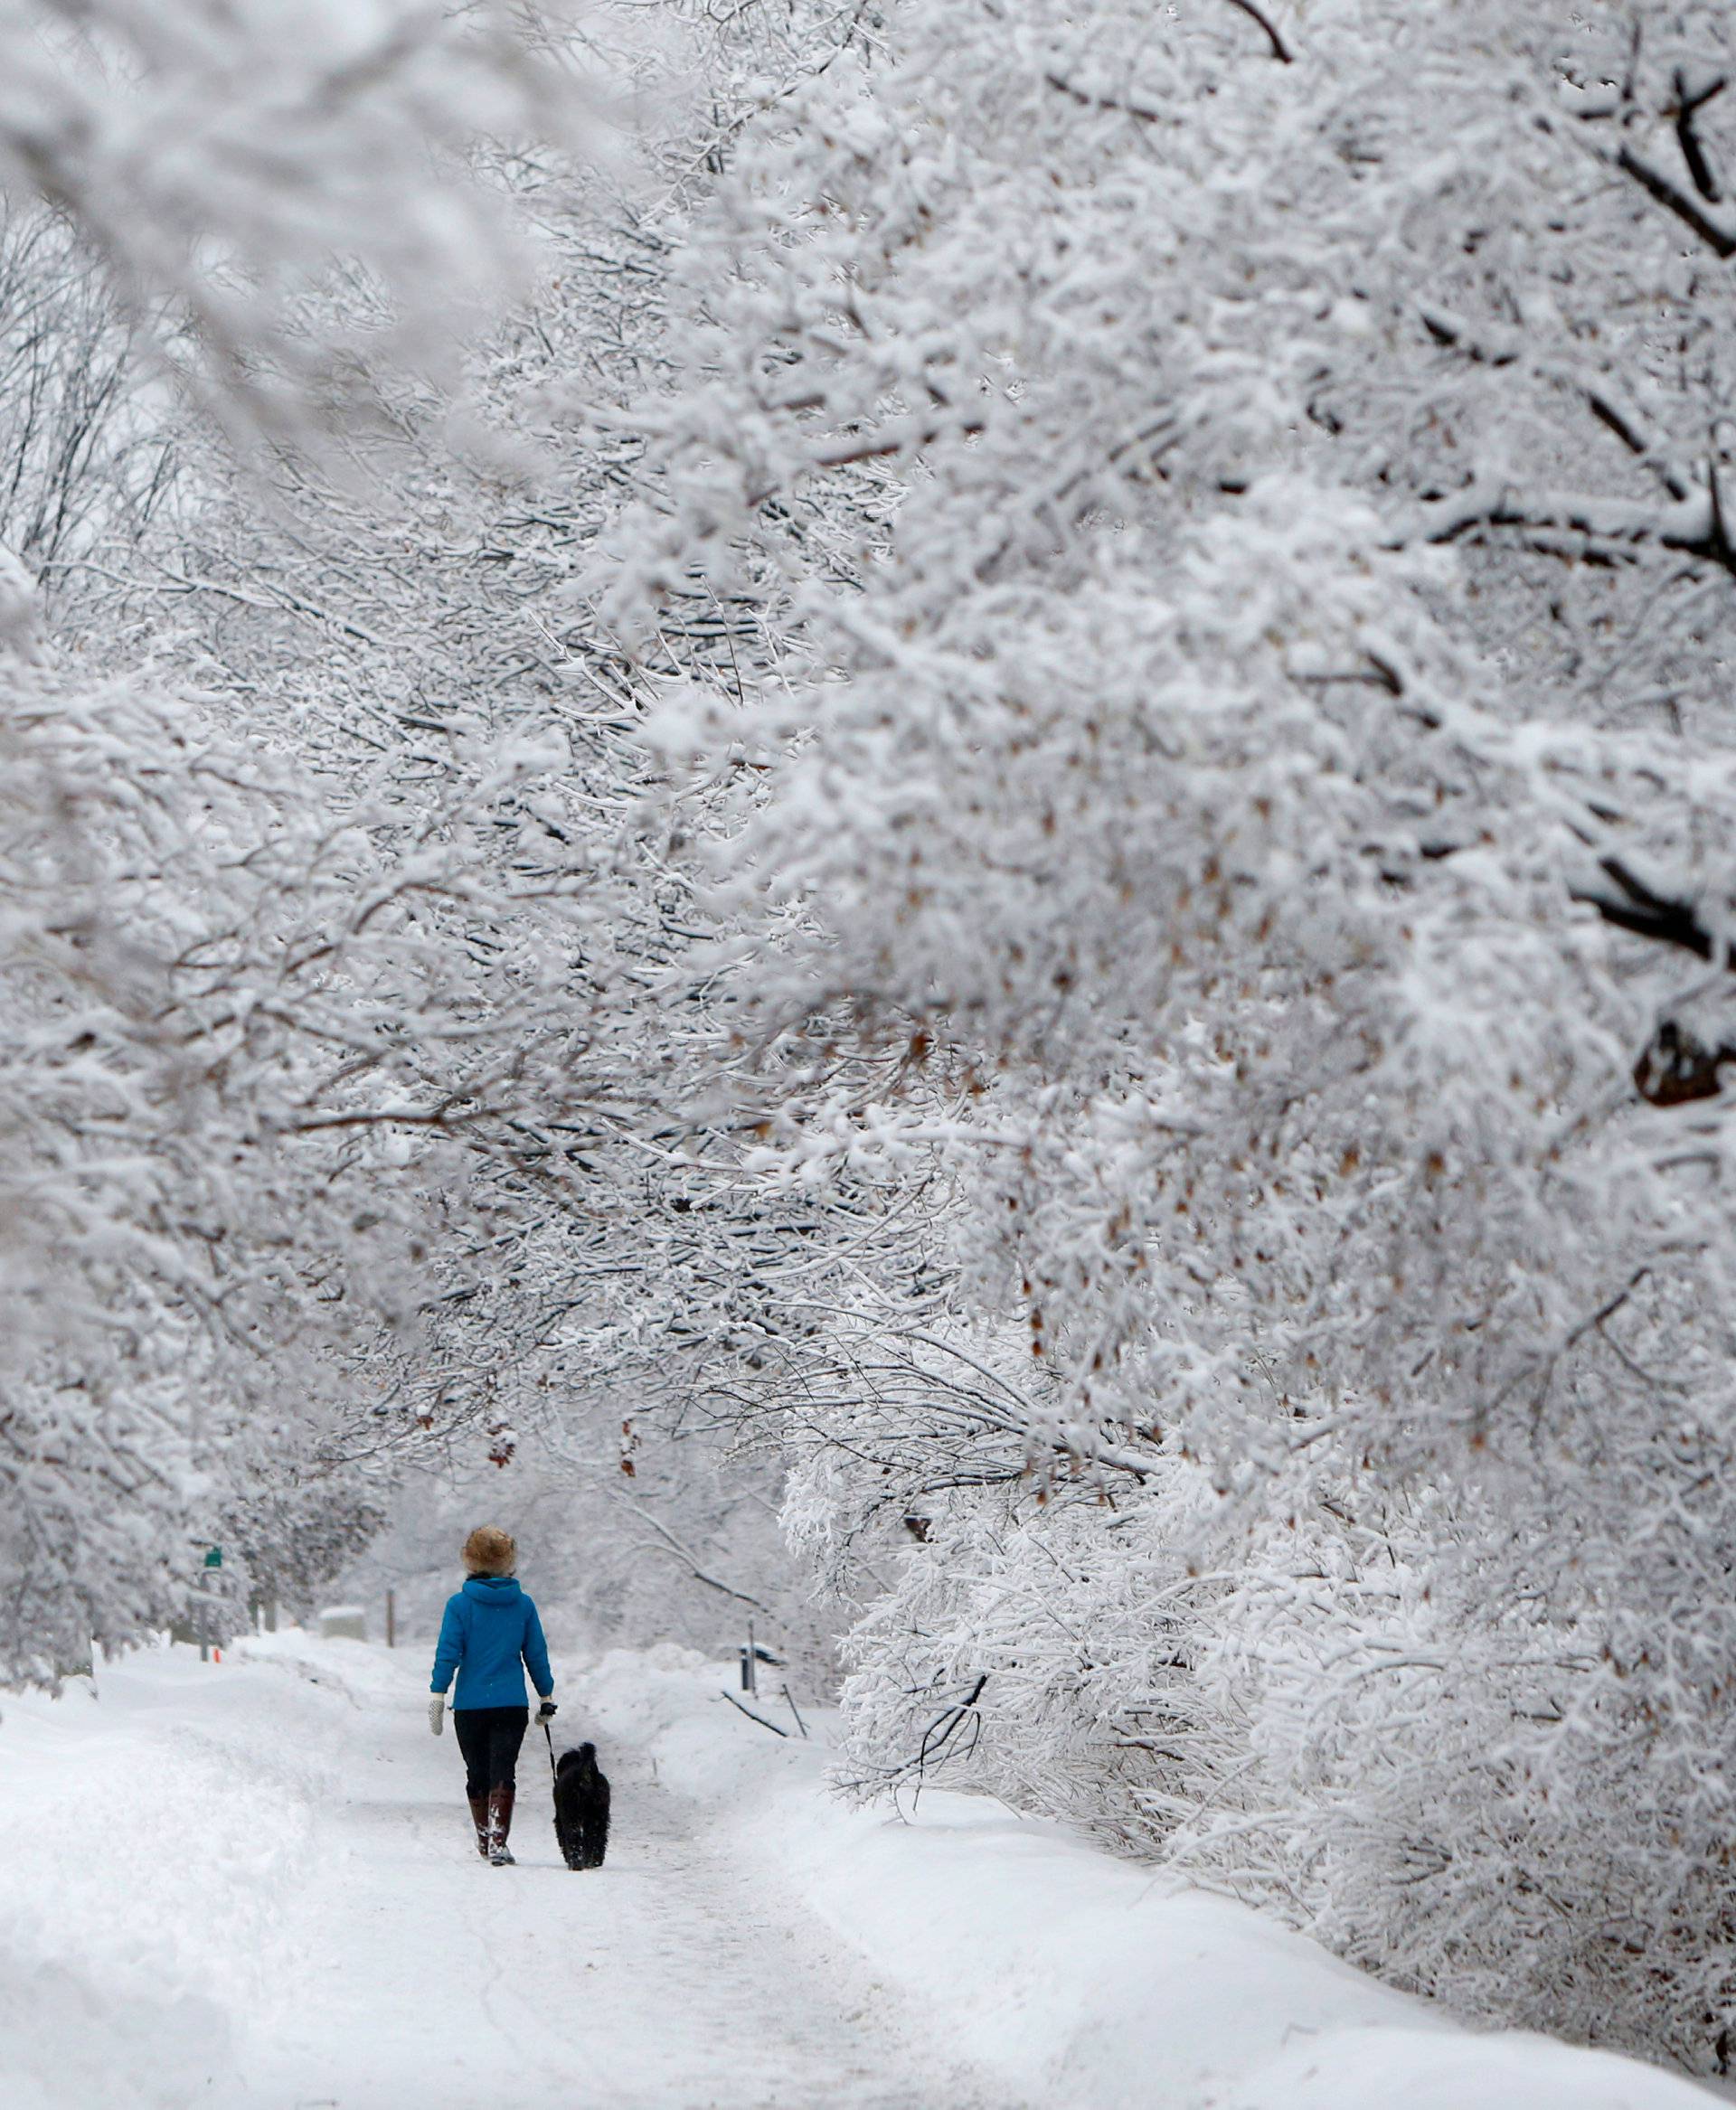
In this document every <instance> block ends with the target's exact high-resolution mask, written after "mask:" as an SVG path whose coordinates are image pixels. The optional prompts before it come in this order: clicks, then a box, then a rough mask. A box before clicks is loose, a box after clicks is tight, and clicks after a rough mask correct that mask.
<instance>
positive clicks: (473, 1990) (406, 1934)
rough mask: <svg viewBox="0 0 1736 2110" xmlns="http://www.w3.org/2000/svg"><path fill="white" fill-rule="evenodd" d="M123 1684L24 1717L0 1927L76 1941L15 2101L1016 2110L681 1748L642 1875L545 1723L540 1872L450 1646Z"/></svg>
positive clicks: (0, 1958) (526, 1807)
mask: <svg viewBox="0 0 1736 2110" xmlns="http://www.w3.org/2000/svg"><path fill="white" fill-rule="evenodd" d="M100 1683H101V1697H100V1700H99V1701H98V1702H96V1703H95V1704H94V1705H93V1704H92V1703H91V1702H90V1700H89V1699H88V1698H87V1697H85V1696H84V1695H82V1694H72V1695H69V1697H68V1698H67V1699H64V1700H60V1701H58V1702H52V1703H51V1702H46V1701H31V1702H14V1708H15V1709H16V1710H17V1711H18V1712H19V1713H21V1714H24V1715H25V1716H26V1717H30V1716H32V1715H34V1716H35V1717H36V1718H37V1719H36V1720H34V1721H31V1720H28V1719H27V1720H26V1723H25V1727H26V1728H37V1727H40V1728H41V1729H43V1730H45V1731H46V1732H47V1734H48V1744H47V1747H46V1749H43V1748H42V1747H41V1745H40V1741H39V1744H38V1746H36V1747H28V1746H27V1747H26V1749H25V1750H24V1778H23V1779H22V1781H21V1780H20V1778H19V1777H18V1773H17V1769H16V1768H15V1767H14V1776H13V1778H12V1779H11V1781H10V1782H8V1783H7V1785H8V1786H9V1787H10V1788H12V1789H14V1790H17V1791H19V1792H22V1794H24V1798H25V1800H26V1802H27V1804H28V1807H29V1810H30V1813H31V1818H30V1831H29V1839H28V1843H27V1846H26V1863H25V1867H24V1870H23V1871H22V1872H21V1870H20V1868H19V1866H18V1864H16V1863H14V1864H13V1869H12V1874H11V1876H10V1877H9V1878H7V1877H0V1885H4V1886H5V1888H4V1889H3V1890H0V1928H5V1930H6V1931H8V1932H13V1929H14V1926H15V1924H16V1922H15V1919H14V1921H13V1923H12V1925H11V1926H9V1925H8V1923H7V1920H6V1918H5V1916H4V1914H5V1907H17V1906H19V1905H20V1904H21V1902H22V1899H21V1897H20V1893H21V1892H22V1891H24V1890H25V1889H37V1887H38V1886H41V1889H38V1897H39V1898H40V1899H41V1901H42V1903H44V1904H46V1905H47V1907H48V1908H49V1909H48V1912H47V1913H46V1914H45V1915H44V1917H43V1918H42V1921H41V1922H40V1924H37V1925H35V1926H34V1928H33V1931H34V1933H35V1935H36V1936H37V1941H38V1945H39V1947H40V1946H41V1945H47V1946H48V1947H49V1948H50V1950H51V1952H52V1950H53V1949H54V1948H55V1947H56V1945H57V1937H59V1938H58V1946H59V1948H60V1950H61V1954H60V1955H58V1956H51V1959H50V1960H49V1961H48V1963H47V1965H46V1967H45V1968H44V1967H43V1966H41V1965H39V1966H38V1967H37V1969H36V1972H35V1973H34V1975H35V1979H36V1983H35V1985H34V1987H33V1989H32V1988H29V1987H28V1986H27V1989H26V1990H25V1991H24V1992H17V1991H16V1987H17V1984H18V1979H19V1972H18V1970H17V1968H16V1967H15V1958H14V1959H12V1960H11V1961H14V1970H13V1972H12V1973H11V1976H12V1978H13V1981H14V2003H13V2005H12V2006H11V2007H10V2008H8V2009H5V2010H0V2052H4V2051H6V2050H10V2051H12V2052H13V2053H14V2054H17V2053H18V2052H19V2051H20V2050H21V2049H24V2047H25V2045H26V2040H27V2036H28V2033H29V2032H30V2031H31V2030H33V2029H35V2030H40V2031H42V2043H41V2045H40V2047H39V2050H40V2054H41V2055H40V2057H39V2058H36V2059H34V2060H33V2061H30V2062H29V2076H28V2077H27V2078H22V2079H21V2078H19V2077H16V2076H14V2074H13V2073H11V2072H8V2071H7V2069H6V2063H5V2058H4V2057H0V2076H4V2078H5V2082H6V2083H7V2084H9V2086H7V2087H6V2089H5V2099H6V2100H7V2102H8V2105H9V2110H23V2106H24V2105H31V2106H32V2110H34V2106H35V2105H44V2106H46V2105H53V2110H63V2106H64V2110H116V2106H117V2105H121V2104H127V2105H131V2104H133V2103H134V2102H135V2101H137V2102H140V2103H144V2104H149V2105H152V2106H153V2110H159V2106H160V2110H183V2105H194V2104H199V2105H214V2106H216V2110H487V2106H489V2105H510V2106H511V2110H557V2106H558V2110H786V2106H788V2110H808V2106H819V2105H837V2106H838V2110H913V2106H914V2105H919V2104H921V2105H947V2106H948V2110H957V2106H977V2105H982V2106H984V2110H986V2106H987V2105H991V2104H992V2105H994V2106H995V2110H1005V2105H1008V2104H1009V2103H1011V2102H1013V2101H1014V2099H1015V2098H1014V2096H1010V2095H1009V2094H1008V2092H1007V2090H1006V2089H1005V2086H999V2085H997V2086H995V2087H994V2088H993V2089H992V2090H986V2089H985V2088H984V2087H983V2086H981V2084H980V2083H979V2082H978V2080H977V2077H974V2076H973V2075H971V2074H969V2073H967V2072H964V2071H961V2070H959V2068H958V2065H957V2062H956V2061H954V2060H952V2059H951V2058H948V2055H947V2053H946V2051H945V2049H944V2047H943V2044H942V2043H941V2041H940V2039H941V2036H942V2034H943V2030H942V2028H941V2025H940V2018H939V2011H938V2010H934V2011H929V2012H924V2013H922V2014H920V2015H917V2014H913V2013H912V2011H911V2009H910V2002H909V2001H908V1999H906V1998H904V1997H901V1996H899V1995H896V1994H892V1993H889V1992H887V1990H886V1988H885V1987H884V1986H883V1985H881V1984H879V1983H876V1982H875V1981H874V1979H873V1974H872V1973H871V1972H870V1971H869V1969H868V1968H867V1967H866V1966H865V1965H864V1964H863V1963H862V1962H861V1961H860V1960H859V1959H857V1958H855V1957H854V1956H853V1955H850V1954H848V1953H847V1952H845V1951H844V1950H843V1949H841V1948H840V1946H839V1945H837V1943H836V1942H835V1940H834V1938H833V1937H832V1936H829V1935H827V1934H826V1932H825V1931H824V1930H823V1929H822V1928H821V1926H819V1924H818V1923H817V1922H816V1921H815V1920H813V1919H811V1918H810V1917H808V1916H807V1914H806V1913H804V1912H803V1911H802V1909H801V1907H799V1906H797V1905H791V1904H788V1903H786V1904H784V1905H782V1906H781V1907H780V1905H779V1902H778V1892H777V1889H776V1887H775V1886H768V1885H767V1884H766V1883H765V1882H764V1880H763V1879H762V1875H761V1872H760V1871H759V1870H756V1867H755V1865H754V1862H753V1860H752V1858H751V1857H750V1856H747V1855H741V1854H737V1853H734V1852H725V1851H720V1850H719V1848H718V1847H717V1846H716V1845H714V1844H712V1843H711V1842H708V1841H707V1839H706V1838H705V1837H704V1836H703V1834H702V1832H701V1831H700V1829H699V1827H700V1826H701V1825H702V1824H703V1813H702V1812H701V1811H700V1810H699V1809H698V1807H697V1805H695V1804H693V1803H692V1802H689V1801H687V1800H686V1799H684V1798H683V1797H680V1796H678V1795H675V1794H670V1793H668V1792H666V1791H665V1789H663V1788H662V1787H660V1786H659V1785H658V1784H657V1782H656V1779H655V1778H654V1777H653V1776H654V1773H655V1760H651V1759H647V1758H646V1757H641V1756H639V1755H637V1754H636V1753H634V1752H632V1751H630V1750H622V1751H615V1750H612V1749H609V1750H608V1751H607V1754H606V1757H607V1763H608V1765H609V1772H610V1776H611V1779H612V1782H613V1785H614V1795H615V1805H614V1807H615V1824H614V1836H613V1841H612V1843H611V1848H610V1853H609V1861H608V1865H607V1866H606V1867H605V1868H604V1869H602V1870H599V1871H597V1872H594V1873H589V1872H588V1873H575V1872H573V1871H571V1870H568V1869H567V1868H566V1867H565V1866H564V1865H563V1864H562V1863H561V1860H560V1856H559V1854H558V1851H557V1850H556V1847H555V1842H554V1833H553V1827H552V1818H551V1805H550V1794H549V1786H548V1760H547V1754H546V1747H545V1745H544V1743H543V1741H542V1737H541V1735H540V1734H537V1735H536V1736H535V1738H534V1740H533V1739H532V1738H528V1737H527V1738H526V1740H525V1746H524V1755H523V1757H522V1758H521V1761H520V1766H519V1800H518V1807H517V1813H516V1815H515V1818H514V1829H513V1840H512V1844H513V1848H514V1852H515V1854H516V1855H517V1857H518V1859H517V1866H515V1867H514V1868H510V1869H494V1868H490V1867H489V1866H488V1864H487V1863H486V1861H484V1860H481V1859H480V1857H479V1856H478V1855H477V1854H476V1850H475V1845H474V1835H473V1833H472V1832H471V1830H470V1824H469V1818H468V1814H467V1811H466V1808H465V1803H464V1794H463V1772H462V1766H461V1763H460V1760H459V1756H458V1750H457V1747H456V1744H455V1740H454V1738H452V1736H451V1734H450V1731H449V1727H448V1733H447V1734H446V1735H444V1736H442V1737H440V1738H438V1739H436V1738H432V1737H430V1736H429V1731H428V1726H427V1716H426V1711H425V1709H426V1698H427V1693H426V1684H427V1680H426V1672H425V1667H424V1666H423V1665H422V1664H421V1663H420V1652H419V1653H418V1655H417V1656H416V1657H415V1658H413V1659H412V1657H411V1655H410V1652H408V1651H406V1652H402V1653H401V1654H399V1655H398V1656H396V1657H388V1656H387V1655H386V1654H385V1653H384V1652H383V1651H381V1650H378V1649H373V1648H368V1647H364V1646H360V1645H357V1644H316V1643H311V1642H307V1641H305V1640H304V1639H303V1637H301V1636H286V1637H283V1638H282V1640H281V1641H280V1642H278V1643H277V1644H262V1645H261V1646H259V1647H258V1648H253V1647H251V1646H250V1648H249V1650H248V1651H247V1653H246V1654H245V1655H244V1656H243V1658H242V1660H241V1661H239V1662H236V1663H227V1664H224V1665H223V1666H222V1667H221V1668H220V1667H218V1666H216V1665H209V1666H201V1665H199V1664H198V1663H196V1662H194V1661H193V1659H192V1652H191V1651H186V1650H175V1651H173V1652H167V1651H165V1652H160V1653H156V1654H155V1655H152V1654H147V1655H145V1656H143V1657H137V1658H133V1659H130V1660H129V1661H128V1662H127V1663H120V1664H118V1665H115V1666H113V1667H111V1668H108V1669H105V1670H104V1671H103V1672H102V1673H101V1674H100ZM720 1707H721V1703H720ZM9 1711H11V1710H9ZM580 1727H581V1724H580V1722H578V1721H575V1722H574V1723H573V1725H572V1734H573V1736H574V1738H575V1740H576V1736H577V1732H578V1730H579V1729H580ZM56 1730H58V1731H59V1732H60V1733H59V1735H58V1737H56V1736H55V1735H54V1734H53V1732H54V1731H56ZM752 1733H753V1734H754V1735H760V1734H762V1733H763V1732H760V1731H753V1732H752ZM768 1741H769V1739H768ZM15 1743H16V1739H15V1738H11V1737H8V1738H5V1739H0V1753H4V1754H5V1756H8V1757H16V1756H17V1753H16V1750H15ZM8 1744H13V1745H14V1750H12V1751H8V1750H7V1745H8ZM5 1814H6V1815H7V1816H8V1817H9V1816H11V1815H12V1814H13V1813H12V1812H11V1811H9V1810H8V1811H6V1812H5ZM7 1830H8V1832H9V1833H10V1832H12V1830H13V1827H12V1826H11V1825H10V1824H8V1825H7ZM32 1859H33V1860H34V1861H35V1864H36V1865H35V1866H34V1867H33V1868H32V1867H30V1866H29V1865H28V1864H29V1862H30V1860H32ZM43 1891H45V1893H46V1895H45V1896H44V1895H42V1893H43ZM13 1945H14V1950H15V1948H16V1947H17V1946H18V1943H17V1939H16V1936H15V1933H14V1944H13ZM232 1952H234V1953H232ZM5 1961H8V1959H6V1958H5V1954H4V1952H3V1951H0V1962H5ZM154 1972H155V1973H156V1975H157V1985H156V1991H157V1992H158V1993H159V1995H160V1997H159V1998H158V1999H157V2001H156V2002H155V2003H154V2002H152V2000H151V1998H150V1995H151V1992H152V1991H153V1983H152V1980H153V1973H154ZM68 1973H76V1977H75V1978H74V1979H72V1980H71V1981H69V1977H68ZM32 1975H33V1973H32V1972H31V1970H30V1969H29V1968H28V1967H26V1968H25V1969H24V1972H23V1977H24V1980H25V1981H26V1982H28V1981H29V1980H30V1979H31V1977H32ZM153 2007H155V2012H154V2013H153ZM110 2031H112V2032H113V2035H112V2040H111V2041H110V2042H109V2044H108V2046H107V2048H106V2049H105V2046H104V2041H103V2039H104V2038H105V2035H106V2034H107V2033H109V2032H110ZM8 2040H10V2041H8ZM69 2046H70V2047H71V2049H69Z"/></svg>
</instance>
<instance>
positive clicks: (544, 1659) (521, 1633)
mask: <svg viewBox="0 0 1736 2110" xmlns="http://www.w3.org/2000/svg"><path fill="white" fill-rule="evenodd" d="M521 1662H522V1663H524V1666H525V1668H526V1669H527V1670H528V1671H529V1672H530V1673H531V1677H532V1679H533V1681H534V1683H535V1686H536V1689H537V1691H539V1692H540V1693H541V1694H542V1697H543V1699H544V1700H546V1699H547V1698H548V1696H549V1694H550V1693H551V1692H552V1691H554V1674H553V1672H552V1671H551V1670H550V1669H549V1644H548V1643H547V1642H545V1641H544V1640H543V1638H542V1621H541V1620H540V1619H539V1618H538V1617H537V1615H536V1606H534V1605H533V1604H532V1602H531V1600H530V1599H529V1598H528V1597H526V1596H525V1595H524V1591H523V1590H522V1589H520V1588H519V1587H518V1578H517V1577H516V1576H514V1575H473V1576H472V1577H471V1578H470V1579H469V1581H468V1582H467V1583H466V1584H465V1586H464V1587H463V1588H462V1589H461V1590H460V1591H459V1592H458V1596H457V1597H448V1599H447V1600H446V1616H445V1618H444V1619H442V1620H441V1621H440V1639H439V1646H438V1647H437V1648H436V1649H435V1651H434V1677H433V1681H432V1684H431V1685H430V1687H429V1690H430V1691H435V1692H444V1691H446V1689H447V1687H448V1685H449V1684H450V1683H451V1682H452V1673H453V1672H454V1671H456V1672H458V1697H457V1698H456V1699H455V1700H453V1702H452V1705H453V1708H454V1710H458V1709H461V1708H467V1707H523V1706H524V1705H525V1699H524V1672H523V1671H521V1670H520V1669H519V1667H518V1666H519V1664H520V1663H521Z"/></svg>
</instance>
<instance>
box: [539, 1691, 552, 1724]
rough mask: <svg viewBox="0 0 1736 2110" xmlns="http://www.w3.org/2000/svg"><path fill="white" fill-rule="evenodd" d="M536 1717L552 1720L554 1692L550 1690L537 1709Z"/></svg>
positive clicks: (542, 1719)
mask: <svg viewBox="0 0 1736 2110" xmlns="http://www.w3.org/2000/svg"><path fill="white" fill-rule="evenodd" d="M536 1719H537V1720H538V1721H552V1720H553V1719H554V1694H553V1693H552V1692H551V1693H550V1694H549V1696H548V1698H547V1699H546V1700H544V1701H543V1702H542V1706H541V1707H539V1708H538V1709H537V1710H536Z"/></svg>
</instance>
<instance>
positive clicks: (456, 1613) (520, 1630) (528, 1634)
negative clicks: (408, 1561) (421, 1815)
mask: <svg viewBox="0 0 1736 2110" xmlns="http://www.w3.org/2000/svg"><path fill="white" fill-rule="evenodd" d="M517 1565H518V1547H517V1545H516V1544H515V1542H514V1540H513V1537H512V1535H511V1533H510V1532H507V1531H496V1530H495V1527H494V1525H493V1524H479V1525H477V1527H476V1530H475V1531H472V1532H471V1534H470V1536H469V1537H468V1538H467V1540H465V1542H464V1570H465V1585H464V1587H463V1588H462V1589H461V1590H460V1591H459V1592H458V1595H457V1596H456V1597H448V1599H447V1601H446V1616H445V1618H444V1619H442V1620H441V1621H440V1638H439V1645H438V1646H437V1647H436V1649H435V1651H434V1678H433V1693H434V1697H433V1698H432V1699H431V1700H429V1703H428V1726H429V1729H432V1730H433V1732H434V1734H435V1735H436V1736H437V1737H438V1736H439V1733H440V1728H441V1725H442V1724H443V1722H444V1721H445V1719H446V1691H447V1687H448V1685H450V1684H451V1682H452V1677H453V1673H454V1672H457V1674H458V1691H457V1693H456V1694H455V1695H454V1696H453V1700H452V1727H453V1729H455V1730H456V1731H457V1732H458V1749H459V1750H460V1751H461V1752H462V1753H463V1754H464V1770H465V1789H466V1792H467V1794H468V1795H469V1797H470V1818H471V1822H472V1823H474V1824H475V1825H476V1851H477V1852H478V1853H480V1854H483V1855H485V1856H486V1858H487V1859H488V1860H491V1861H492V1862H493V1863H494V1864H495V1867H496V1868H508V1867H510V1866H511V1865H512V1859H513V1857H512V1854H511V1853H510V1852H509V1851H507V1846H506V1834H507V1833H508V1832H510V1831H511V1830H512V1828H513V1794H514V1788H515V1786H516V1785H517V1784H516V1781H515V1778H514V1772H515V1768H516V1766H517V1764H518V1747H519V1745H520V1744H521V1743H522V1742H523V1741H524V1729H525V1725H526V1724H527V1723H528V1722H529V1720H530V1719H531V1710H530V1707H529V1705H528V1703H527V1702H526V1700H525V1697H524V1672H525V1671H529V1672H530V1673H531V1680H532V1682H533V1684H534V1685H535V1687H536V1690H537V1693H538V1695H539V1697H540V1698H541V1700H542V1705H541V1706H540V1707H539V1708H538V1709H537V1710H536V1719H537V1720H538V1721H547V1720H548V1719H550V1718H551V1716H552V1714H553V1713H554V1697H553V1695H554V1678H553V1675H552V1672H550V1669H549V1650H548V1644H547V1643H546V1642H545V1641H544V1640H543V1638H542V1621H541V1620H540V1619H539V1618H538V1617H537V1615H536V1606H534V1605H533V1603H532V1602H531V1600H530V1599H529V1598H528V1597H526V1596H525V1595H524V1591H523V1590H522V1589H520V1588H519V1587H518V1578H517V1577H516V1576H514V1573H513V1570H514V1568H516V1567H517ZM521 1666H522V1668H521Z"/></svg>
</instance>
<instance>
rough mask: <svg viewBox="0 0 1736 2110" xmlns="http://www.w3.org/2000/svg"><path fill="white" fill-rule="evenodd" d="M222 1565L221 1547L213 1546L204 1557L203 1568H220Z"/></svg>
mask: <svg viewBox="0 0 1736 2110" xmlns="http://www.w3.org/2000/svg"><path fill="white" fill-rule="evenodd" d="M222 1565H223V1550H222V1547H221V1546H213V1547H212V1550H211V1551H210V1552H209V1553H207V1554H206V1555H205V1566H206V1567H207V1568H221V1567H222Z"/></svg>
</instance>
